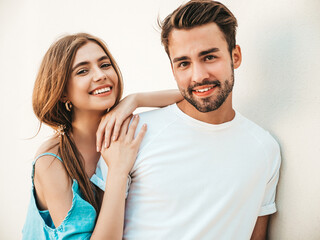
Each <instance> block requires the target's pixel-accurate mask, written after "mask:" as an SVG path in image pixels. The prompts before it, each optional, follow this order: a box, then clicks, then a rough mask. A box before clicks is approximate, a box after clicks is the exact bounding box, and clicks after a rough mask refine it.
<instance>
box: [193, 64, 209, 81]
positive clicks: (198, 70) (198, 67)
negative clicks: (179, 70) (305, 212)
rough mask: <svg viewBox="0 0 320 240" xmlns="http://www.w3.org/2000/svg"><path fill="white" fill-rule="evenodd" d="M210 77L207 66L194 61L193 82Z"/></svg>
mask: <svg viewBox="0 0 320 240" xmlns="http://www.w3.org/2000/svg"><path fill="white" fill-rule="evenodd" d="M208 78H209V73H208V71H207V69H206V68H205V66H203V64H201V63H194V64H193V68H192V81H193V82H202V81H203V80H205V79H208Z"/></svg>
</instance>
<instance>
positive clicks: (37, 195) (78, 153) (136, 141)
mask: <svg viewBox="0 0 320 240" xmlns="http://www.w3.org/2000/svg"><path fill="white" fill-rule="evenodd" d="M122 89H123V84H122V77H121V73H120V71H119V68H118V66H117V64H116V62H115V60H114V59H113V57H112V55H111V54H110V52H109V51H108V49H107V47H106V46H105V44H104V43H103V42H102V41H101V40H100V39H98V38H96V37H94V36H91V35H89V34H85V33H79V34H75V35H68V36H65V37H63V38H61V39H59V40H58V41H57V42H55V43H54V44H53V45H52V46H51V47H50V48H49V50H48V51H47V53H46V54H45V56H44V58H43V61H42V64H41V66H40V69H39V73H38V76H37V79H36V82H35V85H34V90H33V109H34V113H35V114H36V116H37V118H38V119H39V120H40V123H41V124H42V123H45V124H47V125H48V126H50V127H51V128H53V129H54V130H55V131H56V134H55V135H54V136H53V137H52V138H51V139H49V140H48V141H46V142H44V143H43V145H42V146H41V147H40V149H39V150H38V153H37V157H36V159H35V161H34V162H33V171H32V192H31V201H30V205H29V210H28V214H27V219H26V222H25V225H24V228H23V239H89V238H90V239H120V238H122V231H123V218H124V205H125V196H126V191H127V184H128V183H127V181H128V178H129V177H128V174H129V171H130V170H131V168H132V166H133V164H134V161H135V158H136V155H137V151H138V148H139V145H140V143H141V141H142V139H143V137H144V134H145V132H146V124H144V125H143V126H142V127H141V129H140V131H139V133H138V134H137V135H136V137H134V134H135V130H136V128H137V125H138V121H139V117H138V116H135V117H134V118H133V120H132V123H131V125H130V127H129V122H130V119H131V114H132V112H133V111H134V110H135V108H136V107H139V106H163V105H168V104H169V103H173V102H176V101H177V100H179V99H181V95H180V94H179V93H178V92H177V91H174V92H164V93H160V94H159V93H154V94H151V95H148V97H149V98H148V99H147V100H148V103H146V102H145V101H141V100H139V99H140V98H141V95H139V94H137V95H132V96H128V97H127V98H125V99H124V100H123V101H121V103H120V104H119V105H118V106H117V108H116V109H117V110H112V111H111V113H108V111H109V110H110V109H113V108H114V107H115V106H116V105H117V104H118V103H119V101H120V99H121V95H122ZM159 95H161V96H162V97H163V99H165V100H159ZM138 96H140V98H139V97H138ZM119 112H120V113H121V114H120V115H121V116H120V120H119V117H114V116H116V115H117V113H119ZM109 115H110V116H113V118H110V119H113V120H112V121H113V122H112V121H108V119H109V118H108V117H109ZM103 116H104V118H103V121H102V123H100V121H101V118H102V117H103ZM110 122H111V125H110ZM99 124H100V130H101V131H103V129H104V126H105V125H104V124H106V125H107V126H108V127H109V128H108V129H109V130H110V131H109V132H112V128H113V124H118V125H119V124H120V126H121V125H122V127H121V129H120V127H118V128H119V129H120V130H118V131H119V133H118V134H116V135H115V137H116V138H118V140H117V141H113V142H112V144H111V145H110V146H109V148H108V149H106V148H102V149H101V147H99V148H98V150H99V151H97V148H96V131H97V129H98V126H99ZM101 126H102V127H101ZM110 126H111V128H110ZM114 134H115V133H114ZM100 135H101V134H100ZM106 135H107V136H110V135H108V134H106ZM101 136H103V134H102V135H101ZM108 145H109V144H108ZM100 150H101V153H100ZM100 155H101V156H102V157H103V159H104V161H105V162H106V164H107V165H108V166H109V172H108V179H107V183H106V185H105V188H104V184H103V187H102V185H101V184H99V182H97V181H95V179H96V178H95V171H96V165H97V162H98V160H99V158H100ZM94 184H96V185H94ZM103 191H104V192H103Z"/></svg>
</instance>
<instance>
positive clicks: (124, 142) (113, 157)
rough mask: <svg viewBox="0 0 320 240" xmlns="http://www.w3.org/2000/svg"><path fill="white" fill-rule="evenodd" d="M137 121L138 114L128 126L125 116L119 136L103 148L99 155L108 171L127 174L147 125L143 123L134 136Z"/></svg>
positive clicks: (128, 121) (128, 120) (128, 119)
mask: <svg viewBox="0 0 320 240" xmlns="http://www.w3.org/2000/svg"><path fill="white" fill-rule="evenodd" d="M138 122H139V115H135V116H134V117H133V120H132V123H131V125H130V127H128V126H129V123H130V118H127V119H126V120H125V121H124V123H123V126H122V127H121V130H120V133H119V138H118V140H117V141H112V142H111V144H110V146H109V148H103V149H102V150H101V155H102V157H103V159H104V160H105V162H106V164H107V165H108V168H109V170H110V171H113V172H114V171H116V172H117V173H119V174H124V175H128V174H129V172H130V170H131V168H132V166H133V164H134V162H135V160H136V157H137V153H138V150H139V146H140V143H141V141H142V139H143V137H144V135H145V133H146V131H147V125H146V124H143V126H142V128H141V130H140V132H139V133H138V135H137V136H136V138H134V134H135V131H136V128H137V125H138Z"/></svg>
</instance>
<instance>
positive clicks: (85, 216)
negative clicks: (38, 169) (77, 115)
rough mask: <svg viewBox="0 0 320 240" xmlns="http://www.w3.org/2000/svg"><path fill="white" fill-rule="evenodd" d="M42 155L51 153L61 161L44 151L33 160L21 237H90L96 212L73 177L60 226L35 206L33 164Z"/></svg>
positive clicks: (48, 214)
mask: <svg viewBox="0 0 320 240" xmlns="http://www.w3.org/2000/svg"><path fill="white" fill-rule="evenodd" d="M43 155H52V156H55V157H56V158H58V159H59V160H60V161H62V160H61V159H60V158H59V157H58V156H56V155H54V154H52V153H45V154H42V155H40V156H38V157H37V158H36V160H35V161H34V162H33V168H32V191H31V199H30V204H29V209H28V213H27V218H26V221H25V224H24V227H23V230H22V235H23V237H22V239H23V240H25V239H28V240H29V239H32V240H38V239H39V240H40V239H41V240H43V239H55V240H56V239H70V240H72V239H90V237H91V234H92V232H93V229H94V226H95V221H96V217H97V214H96V211H95V209H94V207H93V206H92V205H91V204H90V203H88V202H87V201H85V200H84V199H83V198H82V197H81V193H80V190H79V186H78V182H77V181H76V180H75V179H74V180H73V184H72V191H73V199H72V205H71V208H70V210H69V212H68V214H67V216H66V218H65V219H64V220H63V222H62V223H61V224H60V226H58V227H55V226H54V223H53V221H52V219H51V216H50V213H49V211H48V210H44V211H40V210H39V209H38V208H37V204H36V200H35V188H34V183H33V177H34V165H35V162H36V161H37V159H38V158H39V157H41V156H43Z"/></svg>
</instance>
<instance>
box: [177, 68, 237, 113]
mask: <svg viewBox="0 0 320 240" xmlns="http://www.w3.org/2000/svg"><path fill="white" fill-rule="evenodd" d="M233 72H234V71H233V66H232V74H231V78H230V79H226V80H225V81H224V83H221V82H220V81H219V80H214V81H211V80H204V81H203V82H201V83H196V84H194V85H193V86H190V87H188V89H187V90H185V89H180V92H181V95H182V96H183V97H184V99H186V100H187V101H188V102H189V103H190V104H191V105H192V106H194V107H195V108H196V109H197V110H198V111H199V112H203V113H205V112H211V111H215V110H217V109H218V108H219V107H221V105H222V104H223V103H224V102H225V100H226V99H227V97H228V96H229V94H230V92H232V89H233V85H234V74H233ZM203 85H216V88H217V89H215V91H216V92H214V95H213V96H210V97H207V98H201V99H199V98H195V97H194V96H193V94H192V92H193V91H192V90H193V88H195V87H198V86H203ZM218 90H219V91H218Z"/></svg>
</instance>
